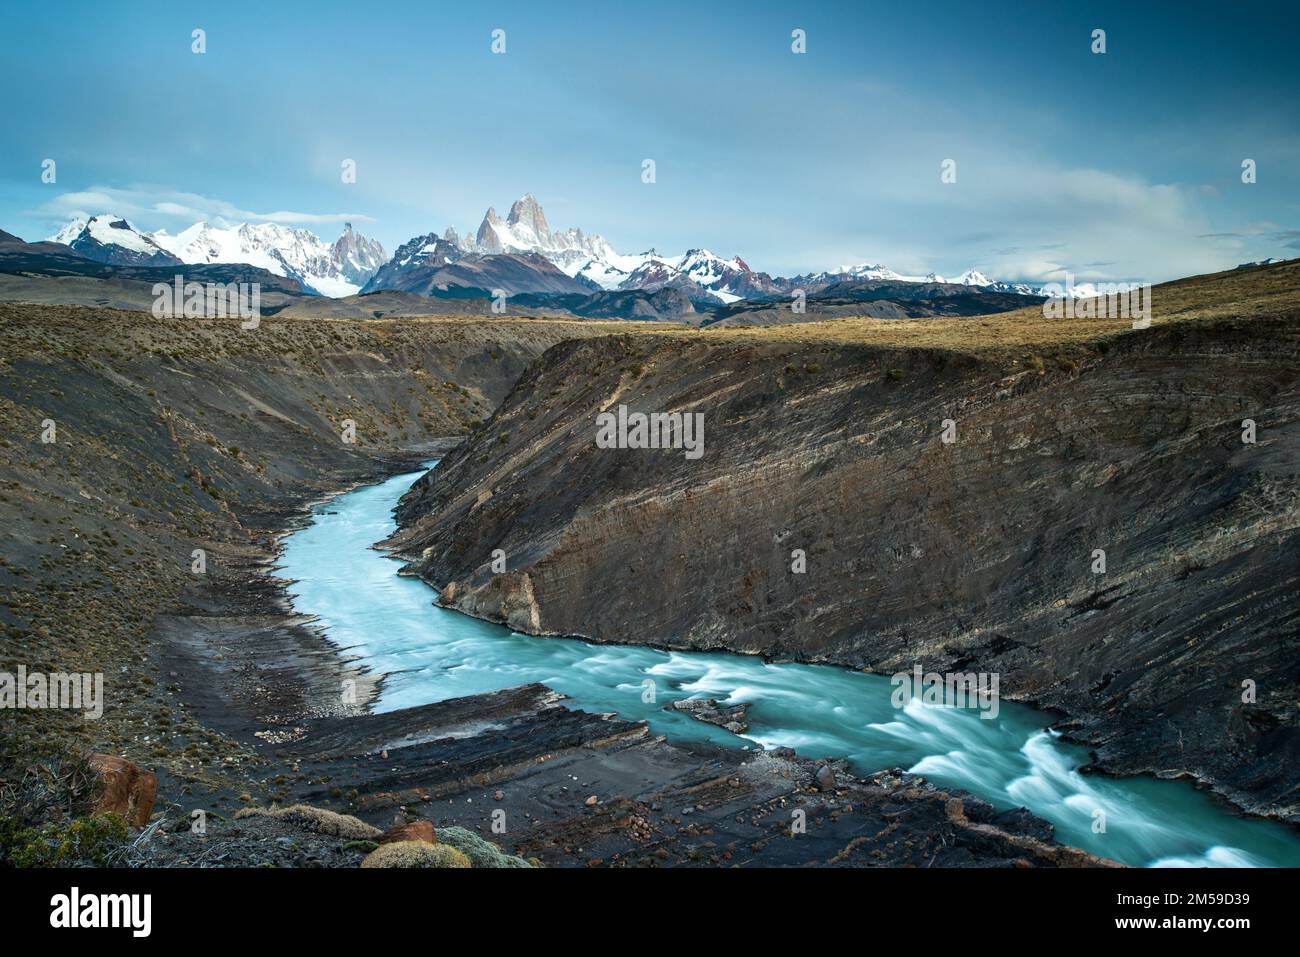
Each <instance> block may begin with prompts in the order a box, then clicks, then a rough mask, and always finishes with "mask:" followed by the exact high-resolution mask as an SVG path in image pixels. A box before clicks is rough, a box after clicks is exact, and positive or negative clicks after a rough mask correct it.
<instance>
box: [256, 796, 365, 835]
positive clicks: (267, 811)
mask: <svg viewBox="0 0 1300 957" xmlns="http://www.w3.org/2000/svg"><path fill="white" fill-rule="evenodd" d="M235 817H236V819H238V818H245V817H269V818H274V819H275V820H277V821H284V822H286V823H288V824H292V825H294V826H295V827H298V828H301V829H302V830H304V831H311V832H312V833H314V834H325V835H327V836H329V837H341V838H343V839H344V840H349V841H365V840H373V839H374V838H376V837H378V836H379V835H380V834H382V833H383V832H382V831H381V830H379V828H377V827H374V826H372V825H370V824H367V823H366V822H365V821H362V820H360V819H359V818H355V817H353V816H352V815H350V814H339V813H337V812H335V811H326V810H324V809H323V808H318V807H312V806H311V805H310V804H294V805H291V806H290V807H283V808H281V807H274V808H260V807H246V808H244V809H243V810H241V811H239V812H238V813H237V814H236V815H235Z"/></svg>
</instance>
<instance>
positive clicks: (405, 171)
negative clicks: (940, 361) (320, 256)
mask: <svg viewBox="0 0 1300 957" xmlns="http://www.w3.org/2000/svg"><path fill="white" fill-rule="evenodd" d="M1139 7H1140V8H1141V9H1138V8H1139ZM0 17H2V18H3V21H4V29H3V31H0V88H2V89H3V90H4V94H3V95H4V110H3V117H4V120H3V123H0V228H3V229H5V230H7V231H9V232H12V233H15V234H17V235H19V236H22V237H23V238H25V239H29V240H33V239H39V238H43V237H45V236H48V235H50V234H51V233H53V232H54V231H55V229H57V227H58V226H60V225H62V224H63V223H64V222H66V221H68V220H69V219H71V218H72V217H73V216H74V215H76V214H85V213H89V214H95V213H102V212H112V213H116V214H118V215H121V216H125V217H126V218H127V219H129V220H130V221H131V222H132V224H133V225H135V226H136V227H137V228H139V229H141V230H153V229H158V228H167V229H169V230H171V231H173V232H175V231H178V230H179V229H182V228H184V227H186V226H188V225H191V224H192V223H194V222H196V221H197V220H200V219H208V220H210V221H216V222H225V223H234V222H240V221H245V220H248V221H266V220H269V221H276V222H281V223H285V224H288V225H298V226H304V227H306V228H309V229H311V230H312V231H313V232H316V233H317V234H318V235H320V236H321V237H322V238H324V239H326V240H327V241H329V240H333V239H334V238H335V237H336V236H337V235H338V233H339V232H340V231H341V230H342V224H343V223H344V222H351V223H353V224H354V228H356V229H357V230H358V231H360V232H362V233H365V234H366V235H370V236H374V237H376V238H378V239H379V240H380V241H381V242H382V243H383V244H384V247H385V249H387V250H388V251H389V252H391V251H393V250H394V249H395V248H396V246H397V245H399V244H400V243H402V242H404V241H406V240H407V239H409V238H411V237H413V236H416V235H420V234H423V233H427V232H430V231H433V230H436V231H438V232H440V233H441V232H442V230H443V229H445V227H447V226H448V225H454V226H455V227H456V228H457V229H458V230H460V231H462V232H464V231H466V230H470V231H472V230H474V229H476V228H477V226H478V224H479V222H480V221H481V220H482V217H483V214H484V211H485V210H486V209H487V207H489V206H493V207H495V208H496V209H497V211H498V212H499V213H501V214H502V215H504V213H505V211H506V210H507V209H508V208H509V206H510V204H511V202H512V201H513V200H515V199H517V198H518V197H520V196H521V195H523V194H524V193H525V192H532V193H533V194H535V195H536V197H537V198H538V201H539V202H540V203H541V204H542V206H543V208H544V209H545V211H546V215H547V218H548V220H549V221H550V224H551V226H552V228H553V229H554V228H564V227H568V226H578V227H581V228H582V229H583V230H584V231H585V232H594V233H599V234H601V235H603V236H604V237H605V238H606V239H608V240H609V241H610V243H611V244H612V245H613V246H614V248H615V249H617V250H618V251H619V252H624V253H632V252H640V251H643V250H645V249H648V248H651V247H654V248H656V249H658V250H659V251H660V252H661V253H680V252H684V251H685V250H687V249H690V248H699V247H704V248H708V249H710V250H712V251H713V252H715V253H718V254H720V255H723V256H726V257H730V256H737V255H738V256H741V257H742V258H744V259H745V261H746V262H747V263H749V265H750V266H751V267H752V268H754V269H758V270H763V271H766V272H769V273H772V274H774V275H795V274H798V273H805V272H809V271H820V270H824V269H834V268H837V267H839V266H841V265H849V264H855V263H862V262H879V263H884V264H886V265H888V266H890V267H891V268H893V269H896V270H898V271H900V272H904V273H912V274H925V273H928V272H931V271H934V272H938V273H940V274H945V275H949V276H952V275H955V274H957V273H959V272H961V271H963V270H965V269H968V268H978V269H980V270H982V271H983V272H985V273H986V274H988V275H990V276H993V277H995V278H1002V279H1010V280H1026V281H1042V282H1049V281H1058V282H1059V281H1062V280H1063V279H1064V277H1065V275H1066V273H1067V272H1068V273H1069V274H1070V275H1072V276H1074V277H1075V278H1077V279H1078V280H1080V281H1083V280H1093V281H1106V280H1115V281H1151V282H1159V281H1162V280H1165V279H1170V278H1175V277H1178V276H1185V275H1192V274H1197V273H1203V272H1209V271H1214V270H1218V269H1223V268H1230V267H1232V266H1235V265H1237V264H1239V263H1242V262H1247V261H1255V260H1259V259H1263V258H1266V257H1279V258H1293V257H1295V256H1298V255H1300V123H1298V122H1297V121H1298V120H1300V69H1297V68H1296V66H1295V62H1296V56H1295V54H1294V53H1293V51H1292V50H1291V49H1290V44H1291V43H1292V42H1293V41H1294V38H1295V37H1296V36H1297V34H1298V33H1300V31H1298V30H1297V27H1300V5H1296V4H1294V3H1291V4H1283V3H1277V4H1273V3H1267V2H1265V3H1253V4H1236V5H1231V4H1226V3H1218V4H1199V3H1187V2H1184V3H1169V4H1166V3H1150V4H1145V3H1144V4H1133V3H1131V2H1125V3H1037V2H1034V3H1029V2H1026V3H1021V4H999V3H981V4H974V3H969V2H965V3H962V2H954V3H926V2H912V0H906V2H903V0H893V2H891V3H888V4H878V3H870V2H856V3H831V2H822V3H817V2H813V0H805V2H802V3H769V2H761V0H750V2H744V3H708V2H703V0H695V2H690V3H678V2H675V0H656V2H655V3H653V4H640V3H637V4H633V3H610V2H608V0H606V2H601V3H562V2H553V3H536V2H531V3H518V4H515V3H477V2H476V3H464V2H460V3H455V4H445V3H437V2H431V0H423V2H420V3H398V2H385V3H374V4H358V3H355V2H349V3H328V2H325V0H315V2H310V3H308V2H293V0H279V2H274V3H268V2H260V3H255V4H254V3H245V2H241V0H227V2H224V3H221V4H212V3H194V4H187V3H184V2H174V0H173V2H167V3H153V2H148V0H134V2H130V3H126V2H109V0H97V2H93V3H79V2H64V3H58V4H51V3H49V2H48V0H45V2H40V3H35V2H27V0H5V4H4V12H3V14H0ZM195 29H202V30H204V31H205V39H206V52H204V53H202V54H198V53H194V52H193V50H192V46H193V42H194V41H193V39H192V31H194V30H195ZM1097 29H1101V30H1104V31H1105V44H1106V51H1105V52H1104V53H1094V52H1093V49H1092V48H1093V46H1094V39H1093V31H1094V30H1097ZM494 30H503V31H505V34H504V36H505V52H504V53H494V52H493V50H492V42H493V38H492V33H493V31H494ZM794 30H802V31H804V35H805V36H806V52H804V53H795V52H793V50H792V42H793V41H792V36H791V34H792V31H794ZM46 159H54V160H55V162H56V164H57V165H56V167H55V171H56V181H55V182H53V183H47V182H43V181H42V163H43V161H44V160H46ZM647 159H650V160H653V161H654V164H655V180H654V182H653V183H647V182H643V176H642V171H643V168H644V166H643V164H644V161H645V160H647ZM1247 159H1250V160H1254V162H1255V170H1256V181H1255V182H1254V183H1244V182H1242V173H1243V171H1242V163H1243V161H1244V160H1247ZM345 160H353V161H354V162H355V166H356V181H355V182H353V183H345V182H343V176H342V175H341V170H342V164H343V162H344V161H345ZM945 160H952V161H954V162H955V167H953V168H954V169H955V174H956V175H955V181H954V182H943V181H942V179H943V178H942V176H941V172H942V169H943V164H944V162H945Z"/></svg>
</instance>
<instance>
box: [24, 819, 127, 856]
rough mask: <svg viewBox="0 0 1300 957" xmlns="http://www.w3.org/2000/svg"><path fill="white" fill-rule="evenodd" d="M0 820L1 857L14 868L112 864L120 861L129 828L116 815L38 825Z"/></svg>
mask: <svg viewBox="0 0 1300 957" xmlns="http://www.w3.org/2000/svg"><path fill="white" fill-rule="evenodd" d="M16 825H17V822H16V821H14V819H13V818H4V819H0V860H4V861H5V862H6V863H8V864H11V865H12V866H14V867H111V866H113V865H114V864H115V863H117V862H118V861H120V860H121V857H122V852H123V851H124V849H125V847H126V840H127V835H128V834H129V829H128V828H127V826H126V821H124V820H123V819H122V818H121V817H120V816H118V815H116V814H91V815H89V816H88V817H79V818H77V819H75V820H73V821H69V822H67V823H66V824H46V825H45V826H44V827H40V828H22V827H19V826H16Z"/></svg>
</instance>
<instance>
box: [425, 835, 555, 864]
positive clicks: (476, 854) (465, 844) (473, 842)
mask: <svg viewBox="0 0 1300 957" xmlns="http://www.w3.org/2000/svg"><path fill="white" fill-rule="evenodd" d="M438 840H439V842H441V843H442V844H446V845H449V846H451V847H454V848H456V849H457V850H458V851H460V852H462V853H463V854H464V855H465V856H466V857H468V858H469V859H470V863H472V864H473V865H474V866H475V867H532V865H531V864H529V863H528V862H527V861H525V860H524V859H523V858H522V857H515V856H514V855H513V854H507V853H505V852H504V851H502V850H501V848H499V847H497V846H496V845H495V844H493V843H492V842H491V841H487V840H484V839H483V838H481V837H479V836H478V835H477V834H475V833H474V832H473V831H468V830H466V829H465V828H463V827H440V828H438Z"/></svg>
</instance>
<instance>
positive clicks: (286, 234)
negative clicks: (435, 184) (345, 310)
mask: <svg viewBox="0 0 1300 957" xmlns="http://www.w3.org/2000/svg"><path fill="white" fill-rule="evenodd" d="M49 241H50V242H54V243H62V244H63V245H66V246H68V247H70V248H71V249H73V250H75V251H76V252H78V253H80V254H81V255H82V256H85V257H86V258H88V259H93V260H95V261H96V262H101V263H107V264H109V265H114V266H178V265H202V264H211V263H227V264H232V263H243V264H246V265H249V266H254V267H256V268H258V269H265V270H266V271H267V272H270V273H273V274H275V275H277V276H284V277H285V278H288V279H294V280H297V281H298V282H299V283H301V284H302V287H303V289H304V290H305V291H307V292H309V293H316V294H318V295H322V296H330V297H339V296H351V295H354V294H356V293H357V292H359V291H360V290H361V287H362V286H363V285H365V284H366V282H367V281H368V280H369V279H370V277H371V276H373V275H374V274H375V271H376V270H378V269H379V267H380V266H381V265H382V264H383V263H384V261H385V260H386V258H387V254H386V253H385V252H384V247H383V246H381V245H380V244H379V242H378V241H376V240H373V239H368V238H367V237H365V236H362V235H361V234H360V233H357V232H355V231H354V230H353V229H352V224H351V223H345V224H344V227H343V234H342V235H341V236H339V238H338V239H336V240H335V241H334V242H333V243H332V244H330V243H326V242H324V241H323V240H321V239H320V238H319V237H318V236H316V234H315V233H313V232H311V231H310V230H306V229H295V228H293V227H290V226H281V225H279V224H277V223H239V224H237V225H235V226H218V225H214V224H212V223H207V222H200V223H195V224H194V225H193V226H191V227H189V228H188V229H185V230H183V231H181V232H180V233H177V234H176V235H172V234H170V233H168V232H167V231H166V230H165V229H160V230H158V231H157V232H152V233H142V232H140V231H139V230H137V229H136V228H135V227H134V226H132V225H131V224H130V223H129V222H127V221H126V220H125V219H123V218H122V217H120V216H116V215H113V214H103V215H98V216H92V217H90V218H89V219H74V220H73V221H72V222H70V223H68V224H67V225H65V226H64V227H63V228H62V229H60V230H59V231H58V232H57V233H55V234H54V235H53V236H51V237H49Z"/></svg>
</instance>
